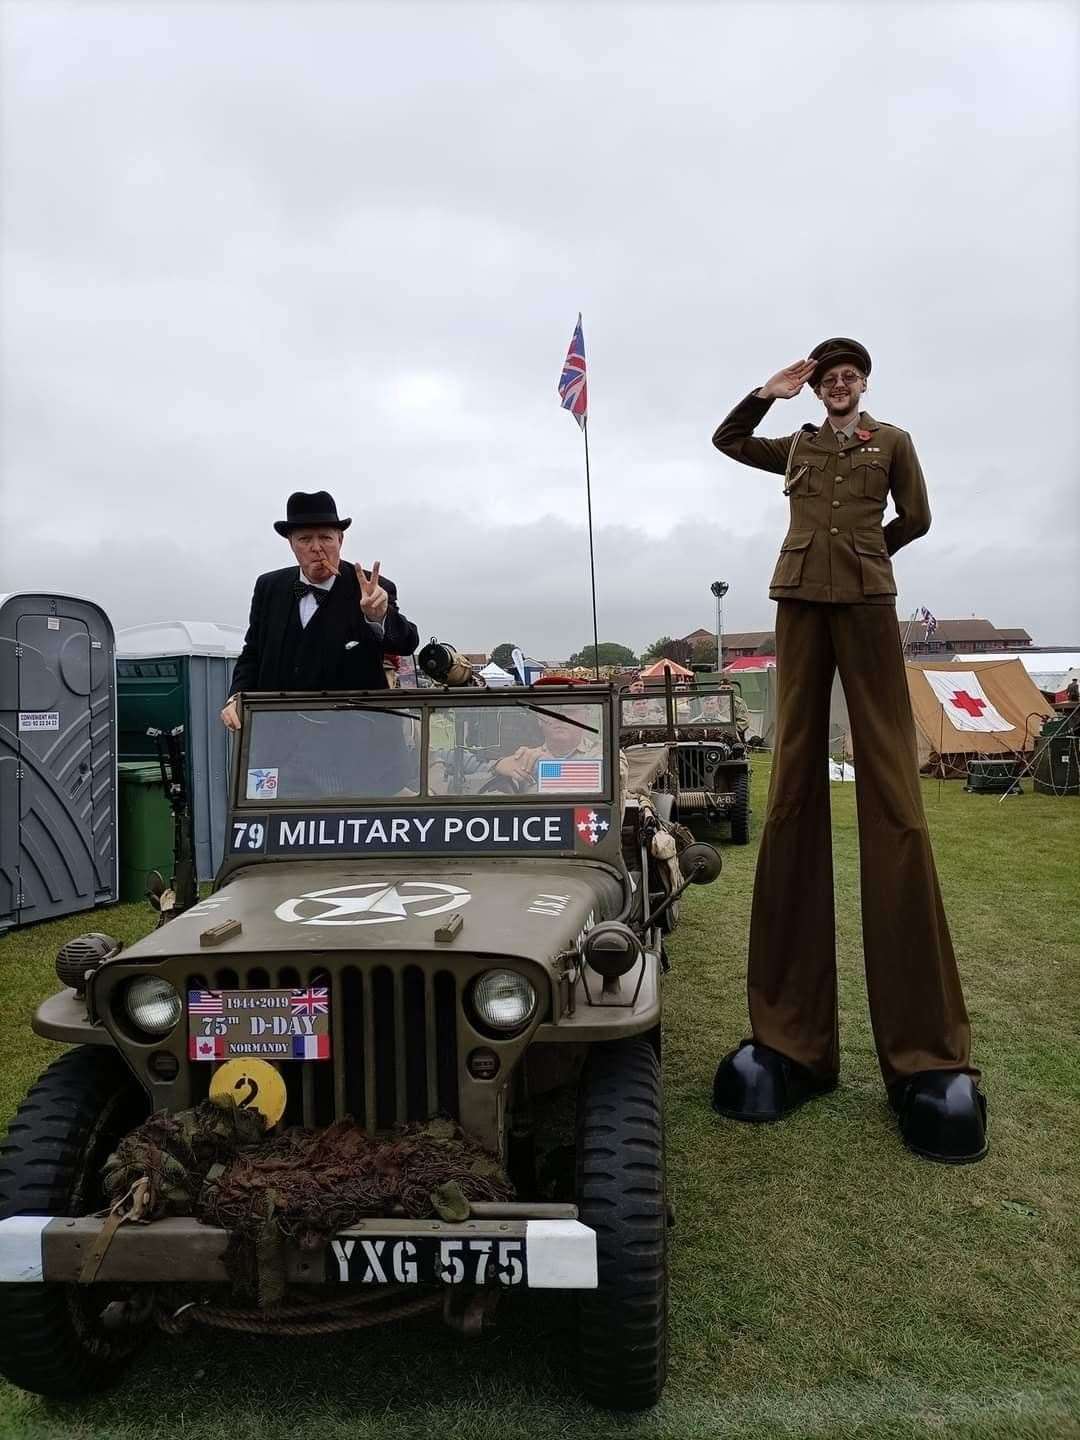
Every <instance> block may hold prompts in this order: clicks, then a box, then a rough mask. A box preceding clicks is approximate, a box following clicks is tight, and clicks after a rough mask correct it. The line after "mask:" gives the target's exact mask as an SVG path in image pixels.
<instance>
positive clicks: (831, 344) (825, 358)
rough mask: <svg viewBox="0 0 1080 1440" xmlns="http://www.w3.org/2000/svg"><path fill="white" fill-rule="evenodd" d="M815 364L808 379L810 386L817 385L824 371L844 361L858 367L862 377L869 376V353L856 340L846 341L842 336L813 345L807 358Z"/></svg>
mask: <svg viewBox="0 0 1080 1440" xmlns="http://www.w3.org/2000/svg"><path fill="white" fill-rule="evenodd" d="M807 358H808V359H810V360H814V361H816V362H817V363H816V364H815V366H814V373H813V375H811V377H810V384H811V385H812V386H813V385H817V384H818V382H819V381H820V380H821V377H822V376H823V375H824V374H825V371H826V370H829V369H831V368H832V367H833V366H834V365H842V364H843V362H844V361H845V360H850V361H852V362H853V363H854V364H855V365H857V366H858V367H859V369H860V370H861V371H862V373H863V374H864V375H869V374H870V352H869V350H867V348H866V346H865V345H860V344H859V342H858V340H848V339H846V338H845V337H844V336H843V335H837V336H834V337H833V339H832V340H823V341H822V342H821V344H820V345H815V346H814V348H813V350H811V351H810V354H809V356H808V357H807Z"/></svg>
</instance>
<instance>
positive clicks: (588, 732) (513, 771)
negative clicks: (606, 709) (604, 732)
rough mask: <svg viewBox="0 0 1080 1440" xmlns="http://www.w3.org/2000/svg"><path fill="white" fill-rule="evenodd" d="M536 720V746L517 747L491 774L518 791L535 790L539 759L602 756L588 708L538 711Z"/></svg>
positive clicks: (571, 758) (584, 706) (595, 723)
mask: <svg viewBox="0 0 1080 1440" xmlns="http://www.w3.org/2000/svg"><path fill="white" fill-rule="evenodd" d="M537 720H538V722H539V726H540V743H539V745H519V746H518V748H517V749H516V750H515V751H514V752H513V753H512V754H511V755H505V756H503V758H502V759H501V760H496V762H495V765H494V773H495V774H496V775H499V776H502V777H503V779H505V780H509V781H510V783H511V785H512V786H513V787H514V789H515V790H518V791H529V790H536V789H538V776H539V773H540V761H541V760H582V759H593V758H598V757H599V756H600V755H601V754H602V751H601V748H600V736H599V734H598V733H597V722H596V718H595V717H594V716H593V711H592V707H590V706H586V705H573V706H567V707H566V709H565V710H562V711H559V712H555V711H544V710H541V711H540V712H539V714H538V715H537Z"/></svg>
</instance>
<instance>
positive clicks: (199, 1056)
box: [188, 1035, 225, 1060]
mask: <svg viewBox="0 0 1080 1440" xmlns="http://www.w3.org/2000/svg"><path fill="white" fill-rule="evenodd" d="M188 1059H189V1060H224V1059H225V1036H224V1035H192V1036H190V1037H189V1039H188Z"/></svg>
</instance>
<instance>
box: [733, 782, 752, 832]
mask: <svg viewBox="0 0 1080 1440" xmlns="http://www.w3.org/2000/svg"><path fill="white" fill-rule="evenodd" d="M734 790H735V807H734V809H733V810H732V812H731V840H732V844H734V845H748V844H749V843H750V776H749V775H747V774H746V773H745V771H744V772H743V774H742V775H739V776H737V777H736V780H735V785H734Z"/></svg>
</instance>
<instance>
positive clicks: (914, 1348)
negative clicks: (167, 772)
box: [0, 765, 1080, 1440]
mask: <svg viewBox="0 0 1080 1440" xmlns="http://www.w3.org/2000/svg"><path fill="white" fill-rule="evenodd" d="M766 781H767V767H766V766H765V765H759V766H758V767H757V770H756V772H755V776H754V803H755V811H756V814H755V822H754V838H755V840H756V837H757V834H758V833H759V830H760V816H761V814H762V812H763V809H764V796H765V784H766ZM924 793H925V799H926V806H927V811H928V814H929V817H930V825H931V829H932V833H933V836H934V843H935V849H936V853H937V858H938V865H939V869H940V874H941V882H942V889H943V891H944V895H945V902H946V906H947V909H948V912H949V916H950V921H951V925H952V931H953V937H954V942H955V944H956V949H957V953H958V956H959V960H960V966H961V970H962V973H963V979H964V985H965V991H966V996H967V1000H968V1005H969V1009H970V1011H971V1016H972V1024H973V1028H974V1042H975V1060H976V1063H978V1064H979V1065H980V1066H981V1067H982V1068H983V1070H984V1087H985V1090H986V1093H987V1095H988V1098H989V1103H990V1117H991V1150H990V1155H989V1156H988V1158H987V1159H986V1160H985V1161H983V1162H982V1163H981V1164H979V1165H975V1166H969V1167H964V1168H961V1169H952V1168H948V1167H944V1166H935V1165H931V1164H928V1163H926V1162H924V1161H920V1160H918V1159H916V1158H915V1157H914V1156H911V1155H909V1154H908V1153H907V1152H906V1151H905V1150H904V1149H903V1148H902V1147H901V1146H900V1144H899V1142H898V1140H897V1136H896V1131H895V1125H894V1123H893V1120H892V1118H891V1115H890V1112H889V1111H888V1109H887V1107H886V1104H885V1100H884V1092H883V1090H882V1087H881V1083H880V1079H879V1075H878V1070H877V1062H876V1059H875V1056H874V1051H873V1046H872V1043H871V1037H870V1030H869V1022H868V1017H867V1012H866V1001H865V989H864V984H863V979H862V960H861V952H860V935H859V919H858V871H857V861H856V842H855V823H854V794H853V787H852V786H850V785H847V786H834V787H833V808H834V821H835V846H836V874H837V892H838V906H837V908H838V917H839V927H840V930H839V947H840V971H841V1006H842V1013H841V1026H842V1032H841V1035H842V1053H843V1075H842V1083H841V1087H840V1089H839V1090H838V1091H836V1093H835V1094H833V1095H830V1096H828V1097H827V1098H825V1099H823V1100H821V1101H818V1102H816V1103H815V1104H814V1105H812V1106H808V1107H807V1108H806V1109H804V1110H802V1111H800V1112H799V1113H798V1114H796V1115H794V1116H793V1117H792V1118H791V1119H790V1120H788V1121H787V1122H786V1123H785V1124H783V1125H776V1126H764V1127H743V1126H740V1125H737V1124H734V1123H731V1122H725V1121H722V1120H720V1119H719V1118H717V1117H716V1116H714V1115H713V1114H712V1112H711V1111H710V1109H709V1103H708V1102H709V1088H710V1083H711V1079H712V1072H713V1069H714V1067H715V1064H716V1061H717V1059H718V1058H719V1056H720V1055H721V1054H722V1053H723V1052H724V1051H725V1050H726V1049H727V1048H729V1047H730V1046H731V1045H732V1044H734V1043H735V1042H736V1041H737V1040H738V1039H739V1038H740V1037H741V1036H742V1035H743V1034H744V1032H745V1025H746V1007H745V988H744V987H745V968H744V967H745V953H746V936H747V926H748V921H749V903H750V892H751V886H752V882H753V867H754V853H755V845H754V844H751V845H750V846H748V847H746V848H742V849H736V848H733V847H725V849H724V861H725V869H724V874H723V876H722V878H721V880H720V881H719V882H718V883H717V884H716V885H715V886H713V887H712V888H711V889H705V890H696V891H695V892H694V893H693V895H692V896H691V898H690V900H689V902H688V903H687V904H685V905H684V907H683V923H682V926H681V928H680V930H679V931H678V933H677V934H676V936H675V937H674V940H673V943H672V947H671V949H672V956H673V959H674V962H675V968H674V970H673V972H672V974H671V975H670V976H669V977H668V981H667V986H666V1007H667V1009H666V1020H665V1054H664V1071H665V1080H666V1086H667V1106H668V1123H669V1132H668V1133H669V1166H670V1183H671V1188H672V1191H673V1198H674V1202H675V1207H676V1215H677V1222H676V1228H675V1231H674V1234H673V1257H672V1297H673V1314H672V1369H671V1378H670V1380H669V1382H668V1387H667V1390H666V1392H665V1395H664V1398H663V1401H662V1402H661V1404H660V1405H659V1406H658V1407H657V1409H656V1410H655V1411H654V1412H652V1413H651V1414H649V1415H647V1416H644V1417H641V1418H618V1417H612V1416H610V1415H605V1414H598V1413H596V1412H593V1411H590V1410H588V1409H587V1408H586V1407H585V1406H584V1405H583V1404H582V1403H581V1402H580V1401H579V1400H578V1398H577V1395H576V1392H575V1388H574V1380H573V1332H572V1329H571V1328H570V1323H569V1314H568V1312H569V1306H568V1305H567V1303H566V1301H565V1299H564V1298H562V1297H558V1296H553V1295H547V1296H544V1295H542V1294H540V1295H536V1296H532V1297H520V1298H515V1299H513V1300H512V1301H510V1302H508V1303H507V1304H506V1305H505V1306H504V1309H503V1311H502V1312H501V1315H500V1322H499V1325H498V1327H497V1328H496V1330H495V1331H494V1332H493V1333H491V1334H490V1335H489V1336H485V1337H484V1338H483V1339H481V1340H479V1341H476V1342H473V1343H471V1344H470V1343H466V1342H463V1341H460V1340H458V1339H457V1338H455V1337H454V1336H453V1335H451V1334H450V1333H448V1332H447V1331H445V1330H444V1329H443V1328H442V1326H441V1325H440V1324H439V1323H438V1322H437V1321H434V1320H431V1321H428V1320H424V1321H418V1322H413V1323H409V1324H407V1325H404V1326H401V1327H394V1328H391V1329H387V1330H381V1331H372V1332H370V1333H367V1334H365V1333H359V1334H354V1335H353V1336H346V1337H343V1338H338V1339H334V1340H331V1341H326V1342H322V1343H320V1342H316V1341H306V1342H303V1343H297V1344H289V1343H288V1342H285V1341H273V1342H270V1343H266V1342H258V1341H256V1340H253V1339H250V1338H244V1337H236V1338H234V1337H231V1336H228V1335H225V1334H218V1335H215V1336H214V1337H213V1338H202V1337H200V1338H196V1339H190V1340H185V1341H182V1342H170V1341H167V1340H165V1339H164V1338H159V1339H157V1340H155V1341H154V1342H153V1344H152V1346H151V1348H150V1350H149V1351H148V1352H147V1354H146V1355H145V1357H144V1358H143V1359H142V1361H141V1362H140V1363H139V1364H138V1365H137V1366H136V1368H135V1369H134V1370H133V1371H132V1373H131V1377H130V1379H129V1380H127V1381H126V1382H125V1384H124V1385H123V1386H122V1387H121V1388H120V1389H119V1390H117V1391H115V1392H113V1393H112V1394H110V1395H108V1396H105V1397H103V1398H101V1399H98V1400H95V1401H93V1402H91V1403H88V1404H85V1405H80V1406H70V1405H64V1406H59V1405H48V1404H45V1403H44V1402H42V1401H40V1400H38V1399H36V1398H33V1397H29V1396H26V1395H23V1394H21V1393H19V1392H16V1391H13V1390H11V1389H5V1388H3V1386H2V1385H0V1436H3V1437H4V1440H7V1437H9V1436H10V1437H18V1440H29V1437H54V1436H55V1437H61V1436H63V1437H75V1440H84V1437H85V1440H105V1437H110V1440H111V1437H125V1440H146V1437H149V1436H150V1435H151V1433H161V1432H164V1433H168V1434H174V1435H179V1436H183V1437H185V1440H211V1437H213V1440H220V1437H228V1440H249V1437H250V1440H284V1437H286V1436H304V1437H319V1440H346V1437H349V1440H366V1437H379V1440H383V1437H389V1436H395V1437H396V1436H407V1435H431V1436H460V1437H469V1440H473V1437H492V1440H494V1437H518V1436H521V1437H530V1440H531V1437H534V1436H543V1437H545V1440H546V1437H552V1440H554V1437H563V1436H566V1437H585V1436H590V1437H594V1436H597V1435H604V1436H607V1435H624V1434H634V1435H641V1436H648V1437H654V1436H666V1437H682V1436H721V1437H736V1436H738V1437H754V1440H758V1437H762V1440H771V1437H784V1440H788V1437H791V1440H796V1437H797V1440H811V1437H813V1440H826V1437H848V1436H857V1437H873V1440H894V1437H895V1440H929V1437H947V1440H1005V1437H1009V1440H1045V1437H1067V1436H1080V1420H1078V1418H1077V1417H1078V1416H1080V1328H1078V1327H1080V1224H1078V1220H1077V1204H1078V1196H1080V1126H1078V1114H1080V1107H1078V1101H1080V1044H1078V1040H1077V1036H1078V1034H1080V976H1078V963H1077V962H1078V956H1080V907H1078V906H1077V903H1076V901H1077V856H1078V854H1080V803H1077V802H1075V801H1073V800H1054V799H1051V798H1046V797H1041V796H1036V795H1032V794H1030V793H1029V794H1026V795H1025V796H1023V797H1022V798H1020V799H1009V800H1006V801H1005V802H1004V803H1003V804H1000V805H999V804H998V803H997V799H996V797H993V796H981V795H965V794H964V793H963V791H962V790H961V789H960V787H959V786H958V785H956V784H950V785H947V786H940V787H939V786H938V785H936V784H934V783H932V782H926V785H925V792H924ZM778 900H782V897H778ZM87 923H88V920H87V917H85V916H83V917H79V916H76V917H75V918H74V919H72V920H67V921H64V922H59V923H56V924H52V925H48V926H43V927H40V928H37V929H31V930H28V931H25V932H22V933H16V934H13V935H10V936H9V937H8V938H7V939H6V940H4V941H3V942H0V997H2V999H3V1009H4V1013H5V1015H6V1017H7V1022H8V1048H7V1052H6V1058H5V1061H4V1064H3V1073H2V1081H0V1123H5V1122H6V1120H7V1118H8V1117H9V1116H10V1113H11V1111H12V1110H13V1108H14V1106H15V1105H16V1104H17V1103H18V1099H19V1097H20V1095H21V1093H22V1091H23V1090H24V1089H25V1087H26V1086H27V1085H28V1084H29V1083H30V1081H31V1080H32V1079H33V1077H34V1075H35V1074H36V1073H37V1071H38V1070H39V1068H40V1067H41V1066H42V1065H43V1064H44V1063H46V1062H47V1060H48V1059H49V1057H50V1055H51V1054H52V1053H53V1047H52V1046H50V1045H48V1044H46V1043H45V1042H41V1041H37V1040H35V1039H32V1038H30V1037H29V1035H28V1033H27V1031H26V1029H25V1025H24V1017H25V1015H26V1012H27V1011H28V1010H29V1008H30V1007H31V1005H32V1004H33V1003H34V1002H35V1001H36V1000H37V998H38V997H39V996H41V995H44V994H46V993H48V991H49V990H50V989H52V988H53V981H52V969H51V963H52V955H53V954H54V953H55V950H56V947H57V945H58V943H59V942H60V941H61V940H62V939H64V938H66V937H67V936H69V935H73V934H76V933H78V932H79V931H80V930H82V929H84V928H86V927H87ZM92 923H94V924H100V925H102V926H103V928H106V929H109V930H111V931H113V932H115V933H116V934H118V935H121V936H123V937H124V938H134V936H135V935H137V934H138V933H139V932H140V929H142V928H145V926H146V923H147V917H146V912H140V911H139V909H137V908H136V907H120V908H118V909H116V910H113V911H110V912H107V913H101V914H99V915H98V916H97V917H95V919H94V920H93V922H92Z"/></svg>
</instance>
